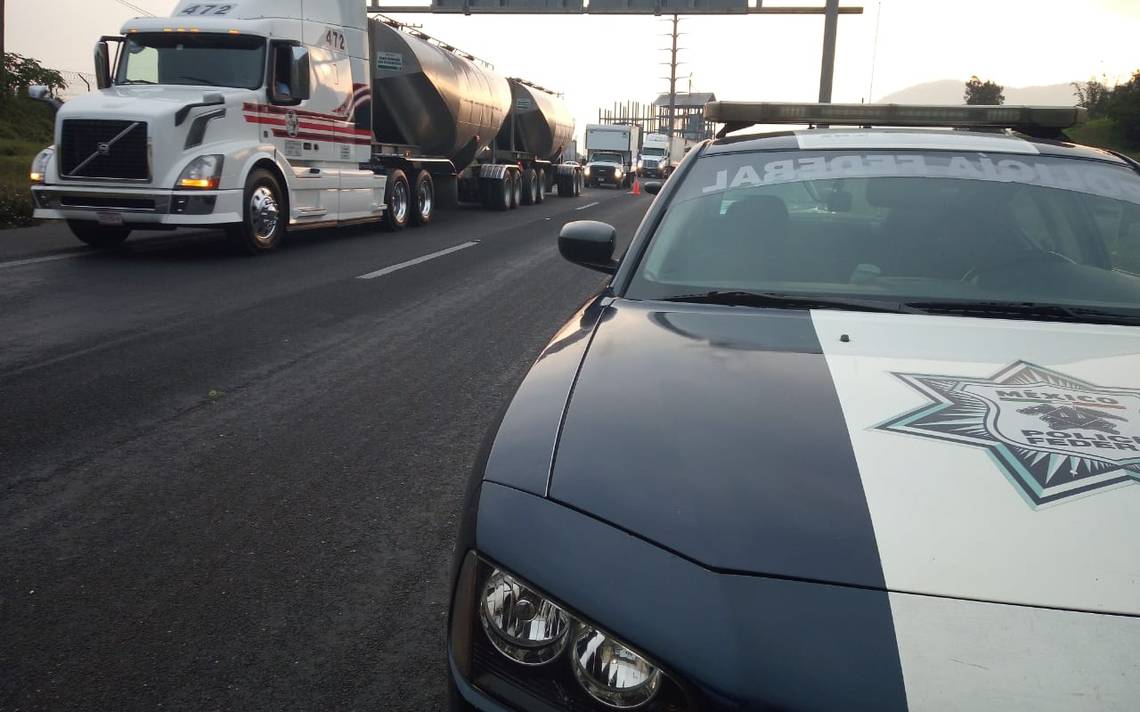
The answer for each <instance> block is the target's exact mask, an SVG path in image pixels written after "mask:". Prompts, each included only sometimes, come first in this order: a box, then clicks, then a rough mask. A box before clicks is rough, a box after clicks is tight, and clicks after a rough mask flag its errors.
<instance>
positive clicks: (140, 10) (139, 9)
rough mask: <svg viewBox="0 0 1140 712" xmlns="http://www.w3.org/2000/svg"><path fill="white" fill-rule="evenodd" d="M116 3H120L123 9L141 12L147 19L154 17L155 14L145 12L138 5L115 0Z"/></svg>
mask: <svg viewBox="0 0 1140 712" xmlns="http://www.w3.org/2000/svg"><path fill="white" fill-rule="evenodd" d="M115 2H117V3H119V4H120V5H122V6H123V7H127V8H130V9H132V10H134V11H135V12H140V13H142V14H143V15H146V16H147V17H154V13H153V12H151V11H150V10H144V9H142V8H141V7H139V6H138V5H135V4H134V3H130V2H127V0H115Z"/></svg>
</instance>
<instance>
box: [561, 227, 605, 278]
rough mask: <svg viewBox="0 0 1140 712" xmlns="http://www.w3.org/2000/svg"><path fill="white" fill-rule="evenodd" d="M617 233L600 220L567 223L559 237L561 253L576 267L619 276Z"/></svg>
mask: <svg viewBox="0 0 1140 712" xmlns="http://www.w3.org/2000/svg"><path fill="white" fill-rule="evenodd" d="M616 244H617V230H616V229H614V226H613V225H607V224H606V223H603V222H597V221H596V220H578V221H576V222H572V223H566V225H564V226H563V227H562V232H561V233H560V234H559V235H558V251H559V252H560V253H561V254H562V256H563V257H564V258H565V259H567V260H569V261H570V262H573V263H574V264H576V265H581V266H582V267H586V268H588V269H592V270H597V271H598V272H605V273H606V274H613V273H614V272H617V262H615V261H614V246H615V245H616Z"/></svg>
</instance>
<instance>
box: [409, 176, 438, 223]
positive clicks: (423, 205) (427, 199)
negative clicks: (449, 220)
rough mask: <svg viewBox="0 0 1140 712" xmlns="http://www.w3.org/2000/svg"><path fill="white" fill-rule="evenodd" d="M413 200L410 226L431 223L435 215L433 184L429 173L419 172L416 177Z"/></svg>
mask: <svg viewBox="0 0 1140 712" xmlns="http://www.w3.org/2000/svg"><path fill="white" fill-rule="evenodd" d="M412 197H413V198H414V199H415V204H414V206H413V207H414V210H412V225H415V226H420V225H427V224H429V223H431V219H432V216H434V215H435V183H434V182H433V181H432V179H431V173H428V172H427V171H420V172H419V174H418V175H417V176H416V190H415V192H414V193H412Z"/></svg>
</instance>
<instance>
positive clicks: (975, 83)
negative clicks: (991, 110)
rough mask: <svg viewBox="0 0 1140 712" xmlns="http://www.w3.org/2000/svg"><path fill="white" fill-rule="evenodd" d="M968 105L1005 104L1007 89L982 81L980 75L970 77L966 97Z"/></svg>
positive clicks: (988, 81)
mask: <svg viewBox="0 0 1140 712" xmlns="http://www.w3.org/2000/svg"><path fill="white" fill-rule="evenodd" d="M964 98H965V99H966V103H967V104H973V105H978V104H982V105H986V106H997V105H999V104H1004V103H1005V87H1003V86H1002V85H1000V84H995V83H994V82H991V81H990V80H988V79H987V80H986V81H982V80H981V79H979V78H978V75H977V74H975V75H974V76H972V77H970V81H968V82H966V94H965V97H964Z"/></svg>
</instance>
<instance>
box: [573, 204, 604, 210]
mask: <svg viewBox="0 0 1140 712" xmlns="http://www.w3.org/2000/svg"><path fill="white" fill-rule="evenodd" d="M595 205H601V203H587V204H585V205H583V206H582V207H580V208H574V209H575V210H585V209H586V208H592V207H594V206H595Z"/></svg>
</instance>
